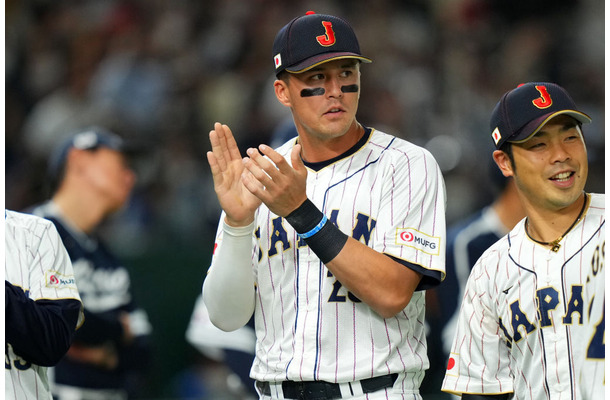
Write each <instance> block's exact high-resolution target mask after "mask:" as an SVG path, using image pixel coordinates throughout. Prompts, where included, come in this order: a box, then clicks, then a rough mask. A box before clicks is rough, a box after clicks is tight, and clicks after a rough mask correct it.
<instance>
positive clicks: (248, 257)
mask: <svg viewBox="0 0 610 400" xmlns="http://www.w3.org/2000/svg"><path fill="white" fill-rule="evenodd" d="M222 229H223V235H222V240H220V241H219V242H218V243H217V245H218V247H217V248H216V253H215V255H214V257H213V259H212V265H211V266H210V269H209V270H208V274H207V276H206V278H205V280H204V282H203V290H202V292H203V301H204V302H205V305H206V307H207V309H208V312H209V315H210V320H211V321H212V323H213V324H214V325H215V326H216V327H217V328H219V329H222V330H223V331H233V330H235V329H238V328H240V327H242V326H244V325H245V324H247V323H248V321H249V320H250V317H251V316H252V313H253V312H254V302H255V297H254V296H255V293H254V274H253V271H252V235H253V232H254V222H252V223H251V224H250V225H248V226H244V227H232V226H229V225H227V224H226V223H225V222H224V221H223V228H222Z"/></svg>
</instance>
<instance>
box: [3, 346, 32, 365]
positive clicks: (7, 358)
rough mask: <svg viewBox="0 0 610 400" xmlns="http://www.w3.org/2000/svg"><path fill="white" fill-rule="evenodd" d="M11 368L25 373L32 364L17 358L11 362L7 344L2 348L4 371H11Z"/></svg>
mask: <svg viewBox="0 0 610 400" xmlns="http://www.w3.org/2000/svg"><path fill="white" fill-rule="evenodd" d="M13 354H14V353H13ZM13 366H14V367H15V368H16V369H18V370H20V371H25V370H26V369H29V368H30V367H31V366H32V363H31V362H29V361H25V360H23V359H21V358H20V357H19V356H17V355H16V356H15V359H14V360H13V361H12V362H11V357H10V355H9V351H8V344H6V346H5V347H4V369H12V368H13Z"/></svg>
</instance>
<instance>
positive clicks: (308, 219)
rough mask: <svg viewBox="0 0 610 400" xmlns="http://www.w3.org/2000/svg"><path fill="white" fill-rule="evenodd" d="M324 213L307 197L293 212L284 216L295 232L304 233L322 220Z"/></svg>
mask: <svg viewBox="0 0 610 400" xmlns="http://www.w3.org/2000/svg"><path fill="white" fill-rule="evenodd" d="M323 217H324V214H322V211H320V210H319V209H318V207H316V205H315V204H313V203H312V202H311V200H309V199H307V200H305V201H304V202H303V204H301V205H300V206H299V207H297V208H296V209H295V210H294V211H293V212H291V213H290V214H288V215H287V216H286V221H288V223H289V224H290V225H292V227H293V228H294V230H295V231H297V233H299V234H301V233H305V232H309V231H310V230H312V229H313V228H314V227H315V226H316V225H318V223H319V222H320V221H321V220H322V218H323Z"/></svg>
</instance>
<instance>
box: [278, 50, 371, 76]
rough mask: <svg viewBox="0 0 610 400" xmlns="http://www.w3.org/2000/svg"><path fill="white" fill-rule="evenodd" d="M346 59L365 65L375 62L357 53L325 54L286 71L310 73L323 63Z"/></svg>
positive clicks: (292, 66)
mask: <svg viewBox="0 0 610 400" xmlns="http://www.w3.org/2000/svg"><path fill="white" fill-rule="evenodd" d="M344 58H355V59H357V60H360V61H362V62H364V63H372V62H373V60H371V59H370V58H368V57H364V56H361V55H360V54H356V53H349V52H338V53H324V54H318V55H316V56H314V57H309V58H308V59H306V60H304V61H301V62H300V63H298V64H295V65H291V66H290V67H286V69H285V71H288V72H290V73H291V74H299V73H301V72H305V71H308V70H310V69H312V68H314V67H316V66H318V65H320V64H323V63H326V62H329V61H334V60H340V59H344Z"/></svg>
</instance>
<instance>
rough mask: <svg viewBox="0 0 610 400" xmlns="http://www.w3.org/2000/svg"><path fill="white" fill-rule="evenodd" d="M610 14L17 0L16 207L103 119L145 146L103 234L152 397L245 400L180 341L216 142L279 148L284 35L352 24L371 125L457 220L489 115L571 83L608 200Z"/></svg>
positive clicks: (481, 194)
mask: <svg viewBox="0 0 610 400" xmlns="http://www.w3.org/2000/svg"><path fill="white" fill-rule="evenodd" d="M604 7H605V4H604V1H603V0H580V1H578V0H552V1H551V0H536V1H532V0H411V1H406V0H403V1H399V0H375V1H370V0H351V1H347V0H335V1H302V0H292V1H280V0H276V1H272V0H224V1H220V0H215V1H214V0H200V1H194V0H172V1H169V0H167V1H164V0H27V1H23V0H21V1H19V0H7V1H6V2H5V13H6V15H5V24H6V30H5V35H6V38H5V182H6V183H5V206H6V208H9V209H14V210H22V209H23V208H25V207H28V206H30V205H32V204H34V203H38V202H39V201H41V200H43V199H45V198H46V197H47V196H48V193H47V192H46V190H47V188H46V184H47V178H46V175H45V170H46V159H47V157H48V155H49V152H50V150H51V149H52V148H53V147H54V145H55V144H56V143H57V142H58V141H61V140H62V139H63V138H64V137H65V135H66V134H68V133H70V132H71V131H73V130H74V129H77V128H79V127H84V126H87V125H91V124H97V125H101V126H105V127H107V128H109V129H111V130H114V131H115V132H117V133H118V134H120V135H122V136H124V137H126V138H128V139H130V140H132V141H135V142H137V143H140V144H141V145H142V146H143V148H145V149H146V151H145V152H144V153H143V154H142V155H141V156H140V157H138V158H136V159H134V161H133V162H134V166H135V168H136V170H137V172H138V175H139V182H138V185H137V187H136V190H135V192H134V195H133V197H132V199H131V201H130V204H129V206H128V207H126V208H125V209H124V210H123V211H122V212H121V213H120V214H118V215H116V216H115V217H114V218H112V219H111V220H110V221H108V223H107V224H105V226H104V232H103V233H104V235H105V237H106V238H107V241H108V243H109V245H110V246H111V247H112V248H113V249H114V250H115V251H116V252H117V253H118V254H119V255H120V256H121V257H122V258H123V260H124V261H125V264H126V265H127V266H128V268H129V269H130V271H131V272H132V277H133V281H134V282H133V283H134V287H135V294H136V296H137V298H138V301H139V302H140V303H141V305H142V306H143V307H144V308H146V309H147V311H148V313H149V316H150V319H151V322H152V324H153V326H154V339H155V352H156V355H155V362H154V366H153V371H154V372H153V376H151V379H150V385H149V387H150V389H149V393H147V394H145V395H144V396H145V397H148V398H188V397H201V398H210V399H212V398H214V399H222V398H226V399H231V398H235V395H233V394H231V393H229V392H228V391H226V390H225V388H224V387H222V385H220V384H219V383H218V382H219V380H222V379H224V375H223V372H222V371H223V369H222V368H223V367H222V366H221V365H219V364H216V363H214V362H213V361H212V360H208V359H206V358H205V357H203V356H201V355H200V354H198V352H197V351H196V350H195V349H194V348H193V347H191V346H190V345H188V344H187V343H186V341H185V338H184V333H185V330H186V327H187V324H188V320H189V318H190V315H191V312H192V309H193V305H194V301H195V297H196V296H197V294H198V293H199V291H200V289H201V284H202V283H203V278H204V275H205V271H206V269H207V266H208V264H209V260H210V256H211V250H212V248H213V236H214V232H215V229H216V224H217V220H218V215H219V208H218V204H217V200H216V198H215V196H214V193H213V189H212V186H211V177H210V173H209V167H208V165H207V161H206V157H205V152H206V151H207V150H208V149H209V145H208V139H207V134H208V132H209V131H210V129H211V128H212V126H213V123H214V122H215V121H220V122H223V123H226V124H228V125H229V126H230V127H231V128H232V129H233V132H234V133H235V135H236V136H237V141H238V144H239V145H240V147H241V148H242V150H245V148H246V147H250V146H254V145H258V144H259V143H270V144H272V145H276V144H278V143H277V140H279V139H278V138H279V137H282V135H283V134H284V133H285V131H286V129H285V123H286V121H289V118H290V113H289V110H287V109H284V108H283V106H281V105H280V104H279V103H278V102H277V101H276V99H275V95H274V93H273V88H272V82H273V79H274V75H273V61H272V54H271V45H272V42H273V38H274V36H275V33H276V32H277V31H278V30H279V29H280V28H281V27H282V26H283V25H284V24H285V23H287V22H288V21H289V20H291V19H292V18H294V17H296V16H299V15H303V14H304V13H305V12H306V11H307V10H314V11H316V12H318V13H327V14H336V15H339V16H342V17H344V18H346V19H347V20H348V21H349V22H350V23H351V25H352V26H353V27H354V29H355V31H356V33H357V35H358V37H359V40H360V45H361V49H362V52H363V54H364V55H366V56H368V57H371V58H372V59H373V60H374V62H373V64H370V65H364V66H363V67H362V97H361V102H360V108H359V113H358V115H359V118H358V119H359V121H360V122H362V123H363V124H365V125H368V126H371V127H375V128H377V129H380V130H383V131H386V132H388V133H392V134H394V135H396V136H399V137H402V138H405V139H407V140H409V141H411V142H413V143H415V144H418V145H421V146H424V147H426V148H428V149H429V150H430V151H431V152H432V153H433V154H434V155H435V157H436V158H437V160H438V162H439V164H440V166H441V168H442V169H443V173H444V176H445V180H446V187H447V198H448V204H447V223H448V224H451V223H452V222H453V221H456V220H458V219H460V218H463V217H464V216H466V215H467V214H469V213H470V212H472V211H474V210H476V209H478V208H480V207H482V206H484V205H486V204H488V203H489V202H491V200H492V198H493V196H494V194H495V193H494V192H493V188H492V185H491V184H490V183H489V179H490V178H489V174H488V168H487V166H488V163H489V160H490V157H491V150H492V143H491V139H490V129H489V116H490V114H491V110H492V109H493V107H494V105H495V103H496V102H497V101H498V100H499V98H500V96H501V95H502V94H503V93H504V92H506V91H507V90H509V89H511V88H513V87H515V86H517V85H518V84H519V83H522V82H525V81H553V82H557V83H559V84H560V85H562V86H564V87H565V88H566V89H567V90H568V91H569V92H570V93H571V94H572V96H573V97H574V99H575V101H576V103H577V104H578V106H579V108H580V109H581V110H583V111H584V112H586V113H588V114H589V115H590V116H591V117H592V118H593V123H592V124H589V125H587V126H585V127H584V132H585V137H586V140H587V143H588V148H589V161H590V170H589V174H590V175H589V183H588V185H587V188H586V189H587V190H588V191H593V192H604V191H605V188H604V161H605V154H604V144H605V143H604V142H605V138H604V87H605V82H604V13H605V10H604ZM439 368H440V370H441V371H442V369H443V368H444V366H443V365H440V366H439V365H433V369H434V370H439ZM431 375H433V374H431ZM197 390H199V391H200V392H197ZM438 390H439V387H438V385H437V384H436V383H434V384H428V382H427V383H426V385H424V388H423V390H422V392H423V394H424V398H429V399H433V398H435V397H436V396H438ZM197 393H199V394H197ZM204 393H207V394H204ZM428 393H429V395H428V396H427V394H428ZM439 398H440V397H439Z"/></svg>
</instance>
